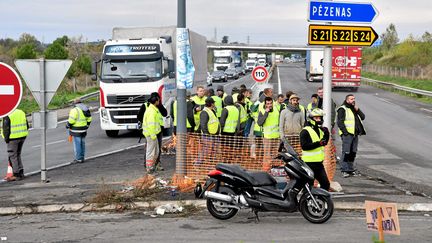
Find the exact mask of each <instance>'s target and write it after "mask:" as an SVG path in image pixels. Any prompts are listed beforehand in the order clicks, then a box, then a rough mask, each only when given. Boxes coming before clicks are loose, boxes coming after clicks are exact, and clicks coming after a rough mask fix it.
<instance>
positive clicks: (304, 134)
mask: <svg viewBox="0 0 432 243" xmlns="http://www.w3.org/2000/svg"><path fill="white" fill-rule="evenodd" d="M308 126H310V127H312V129H313V130H314V131H315V132H316V133H317V134H319V130H322V131H323V132H324V137H323V139H322V140H324V141H325V142H326V143H327V142H328V140H329V137H330V134H329V131H328V129H327V128H325V127H318V126H313V125H312V124H310V123H309V124H308ZM300 145H301V147H302V149H303V150H312V149H316V148H318V147H320V146H321V145H320V142H314V143H313V142H312V138H311V137H310V135H309V132H308V131H306V130H305V129H303V130H302V131H301V132H300Z"/></svg>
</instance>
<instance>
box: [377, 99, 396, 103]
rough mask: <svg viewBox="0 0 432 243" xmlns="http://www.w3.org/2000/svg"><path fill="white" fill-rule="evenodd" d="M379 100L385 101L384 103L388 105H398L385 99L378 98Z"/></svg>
mask: <svg viewBox="0 0 432 243" xmlns="http://www.w3.org/2000/svg"><path fill="white" fill-rule="evenodd" d="M377 99H379V100H381V101H384V102H385V103H387V104H391V105H396V104H394V103H393V102H390V101H389V100H387V99H384V98H380V97H377Z"/></svg>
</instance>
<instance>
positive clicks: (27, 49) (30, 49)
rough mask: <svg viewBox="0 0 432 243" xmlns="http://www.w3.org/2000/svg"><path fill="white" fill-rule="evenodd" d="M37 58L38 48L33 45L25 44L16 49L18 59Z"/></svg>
mask: <svg viewBox="0 0 432 243" xmlns="http://www.w3.org/2000/svg"><path fill="white" fill-rule="evenodd" d="M36 57H37V53H36V47H35V46H34V45H33V44H24V45H22V46H20V47H18V48H17V49H16V58H17V59H35V58H36Z"/></svg>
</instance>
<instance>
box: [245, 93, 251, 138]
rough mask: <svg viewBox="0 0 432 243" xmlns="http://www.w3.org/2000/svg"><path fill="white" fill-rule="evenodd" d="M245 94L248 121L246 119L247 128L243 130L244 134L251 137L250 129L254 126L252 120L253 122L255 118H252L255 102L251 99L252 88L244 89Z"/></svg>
mask: <svg viewBox="0 0 432 243" xmlns="http://www.w3.org/2000/svg"><path fill="white" fill-rule="evenodd" d="M243 95H244V96H245V104H246V113H247V121H246V126H245V129H244V132H243V136H244V137H249V133H250V130H251V127H252V122H253V118H252V106H253V102H252V101H251V97H252V90H251V89H245V90H244V91H243Z"/></svg>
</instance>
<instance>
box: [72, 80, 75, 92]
mask: <svg viewBox="0 0 432 243" xmlns="http://www.w3.org/2000/svg"><path fill="white" fill-rule="evenodd" d="M72 86H73V87H72V88H73V92H74V93H76V79H75V78H73V79H72Z"/></svg>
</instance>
